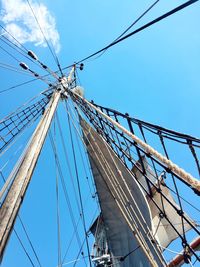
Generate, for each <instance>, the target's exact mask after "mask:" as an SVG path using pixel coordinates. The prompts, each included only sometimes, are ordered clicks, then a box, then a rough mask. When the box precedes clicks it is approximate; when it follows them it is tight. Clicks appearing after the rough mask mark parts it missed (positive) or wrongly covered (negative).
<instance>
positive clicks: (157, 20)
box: [63, 0, 199, 70]
mask: <svg viewBox="0 0 200 267" xmlns="http://www.w3.org/2000/svg"><path fill="white" fill-rule="evenodd" d="M198 1H199V0H190V1H187V2H186V3H184V4H182V5H180V6H178V7H176V8H174V9H172V10H171V11H169V12H167V13H165V14H163V15H162V16H160V17H158V18H156V19H154V20H152V21H150V22H148V23H147V24H145V25H143V26H142V27H140V28H138V29H136V30H134V31H133V32H131V33H129V34H127V35H125V36H124V37H122V38H120V39H118V40H117V41H115V42H113V43H111V44H109V45H107V46H105V47H104V48H102V49H100V50H98V51H97V52H95V53H93V54H91V55H89V56H87V57H85V58H83V59H82V60H79V61H78V62H77V64H79V63H81V62H84V61H86V60H88V59H89V58H91V57H94V56H96V55H98V54H99V53H101V52H103V51H104V50H106V49H108V48H110V47H112V46H114V45H116V44H118V43H120V42H122V41H124V40H125V39H127V38H129V37H131V36H132V35H135V34H136V33H138V32H141V31H143V30H144V29H146V28H148V27H150V26H152V25H153V24H156V23H157V22H159V21H161V20H163V19H165V18H167V17H169V16H171V15H173V14H175V13H177V12H178V11H180V10H182V9H184V8H186V7H188V6H190V5H192V4H194V3H195V2H198ZM66 68H68V67H66ZM64 69H65V68H63V70H64Z"/></svg>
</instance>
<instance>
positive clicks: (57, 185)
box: [53, 119, 62, 267]
mask: <svg viewBox="0 0 200 267" xmlns="http://www.w3.org/2000/svg"><path fill="white" fill-rule="evenodd" d="M53 142H54V147H55V151H54V157H55V165H56V218H57V241H58V266H59V267H62V261H61V259H62V256H61V238H60V209H59V182H58V164H57V145H56V128H55V119H54V138H53Z"/></svg>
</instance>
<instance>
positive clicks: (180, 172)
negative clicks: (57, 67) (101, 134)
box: [69, 91, 200, 194]
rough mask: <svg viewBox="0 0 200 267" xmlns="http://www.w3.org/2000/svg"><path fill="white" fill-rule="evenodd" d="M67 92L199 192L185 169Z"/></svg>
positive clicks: (196, 182) (97, 109) (76, 96)
mask: <svg viewBox="0 0 200 267" xmlns="http://www.w3.org/2000/svg"><path fill="white" fill-rule="evenodd" d="M69 94H70V95H71V96H72V97H73V99H74V101H75V102H76V101H80V102H81V101H82V102H83V103H85V104H86V105H88V106H89V107H90V108H92V109H94V110H95V111H97V112H98V113H99V114H100V115H101V116H102V117H104V118H105V119H106V120H107V121H108V122H110V123H111V125H113V126H115V127H117V128H118V129H119V130H121V131H122V132H123V133H124V134H126V135H127V136H128V137H130V138H131V139H132V140H133V141H134V142H136V144H138V145H139V146H141V147H142V148H143V149H144V150H145V151H146V153H147V154H149V155H152V156H154V157H155V158H156V159H157V160H158V161H160V162H162V163H163V164H164V165H165V166H166V167H167V168H168V169H169V170H170V171H171V172H173V173H174V174H175V175H176V176H177V177H179V179H181V180H182V181H183V182H185V183H187V185H188V186H190V187H191V188H192V189H193V190H194V191H195V192H196V193H199V194H200V182H199V181H198V180H197V179H195V178H194V177H192V175H190V174H189V173H187V172H186V171H185V170H183V169H181V168H180V167H179V166H178V165H176V164H174V163H173V162H172V161H171V160H169V159H167V158H166V157H165V156H163V155H161V154H160V153H159V152H157V151H156V150H155V149H154V148H152V147H151V146H150V145H148V144H146V143H145V142H143V141H142V140H141V139H139V138H138V137H137V136H136V135H134V134H132V133H130V132H129V131H128V130H127V129H125V128H124V127H123V126H122V125H120V124H119V123H118V122H116V121H114V120H113V119H112V118H110V117H109V116H108V115H106V114H105V113H103V112H102V111H101V110H100V109H99V108H97V107H95V106H94V105H93V104H92V103H90V102H89V101H87V100H86V99H85V98H83V97H81V96H80V95H78V94H76V93H74V92H70V91H69Z"/></svg>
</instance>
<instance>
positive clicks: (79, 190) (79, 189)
mask: <svg viewBox="0 0 200 267" xmlns="http://www.w3.org/2000/svg"><path fill="white" fill-rule="evenodd" d="M66 109H67V110H68V107H67V104H66ZM67 116H68V125H69V130H70V139H71V145H72V152H73V159H74V167H75V172H76V180H77V185H78V192H79V199H80V205H81V211H82V216H83V227H84V232H85V237H86V246H87V252H88V257H89V264H90V267H92V262H91V258H90V250H89V243H88V236H87V230H86V223H85V215H84V209H83V202H82V194H81V188H80V181H79V174H78V168H77V162H76V155H75V149H74V142H73V137H72V129H71V123H70V117H69V114H68V113H67Z"/></svg>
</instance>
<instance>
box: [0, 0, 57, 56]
mask: <svg viewBox="0 0 200 267" xmlns="http://www.w3.org/2000/svg"><path fill="white" fill-rule="evenodd" d="M29 2H30V3H31V6H32V8H33V10H34V13H35V14H36V16H37V20H38V22H39V24H40V26H41V28H42V30H43V32H44V33H45V37H46V39H47V40H48V41H50V42H51V43H52V44H53V46H54V48H55V51H56V53H58V52H59V51H60V42H59V34H58V31H57V29H56V22H55V18H54V17H53V16H52V14H51V13H50V12H49V10H48V9H47V7H46V6H45V5H44V4H41V3H38V2H34V1H33V0H29ZM1 3H2V8H1V15H0V20H1V21H2V22H3V23H4V25H5V28H6V30H7V31H8V32H9V33H11V34H12V35H13V36H14V37H15V38H16V39H17V40H18V41H19V42H20V43H23V44H24V43H27V42H32V43H34V45H36V46H43V47H46V46H47V44H46V42H45V40H44V37H43V35H42V33H41V31H40V29H39V27H38V24H37V22H36V20H35V18H34V16H33V14H32V12H31V9H30V7H29V6H28V4H27V1H25V0H1Z"/></svg>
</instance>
